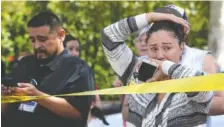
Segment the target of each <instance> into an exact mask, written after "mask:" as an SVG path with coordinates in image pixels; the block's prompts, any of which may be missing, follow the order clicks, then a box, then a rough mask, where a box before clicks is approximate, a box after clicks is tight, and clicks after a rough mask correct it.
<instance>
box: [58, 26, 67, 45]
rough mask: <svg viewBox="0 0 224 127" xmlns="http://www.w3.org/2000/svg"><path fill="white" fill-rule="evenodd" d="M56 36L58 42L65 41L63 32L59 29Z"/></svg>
mask: <svg viewBox="0 0 224 127" xmlns="http://www.w3.org/2000/svg"><path fill="white" fill-rule="evenodd" d="M58 36H59V38H60V40H61V41H62V42H63V41H64V40H65V30H64V29H60V30H59V32H58Z"/></svg>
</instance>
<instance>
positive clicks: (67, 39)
mask: <svg viewBox="0 0 224 127" xmlns="http://www.w3.org/2000/svg"><path fill="white" fill-rule="evenodd" d="M71 40H75V41H78V43H79V40H78V39H77V38H75V37H74V36H72V35H70V34H66V35H65V40H64V43H63V44H64V47H66V44H67V43H68V42H69V41H71ZM79 45H80V43H79Z"/></svg>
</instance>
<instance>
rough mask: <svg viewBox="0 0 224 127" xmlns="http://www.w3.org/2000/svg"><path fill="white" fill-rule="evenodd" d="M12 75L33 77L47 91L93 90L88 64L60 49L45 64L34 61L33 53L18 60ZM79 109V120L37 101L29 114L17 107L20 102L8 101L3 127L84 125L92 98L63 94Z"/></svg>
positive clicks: (21, 79)
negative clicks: (11, 102)
mask: <svg viewBox="0 0 224 127" xmlns="http://www.w3.org/2000/svg"><path fill="white" fill-rule="evenodd" d="M12 77H13V78H14V79H15V80H17V81H20V82H30V80H31V79H35V80H36V81H37V82H38V83H37V84H38V85H37V86H36V87H37V89H39V90H40V91H42V92H45V93H47V94H51V95H53V94H68V93H74V92H82V91H88V90H93V89H92V88H93V87H92V86H94V78H93V74H92V71H91V69H90V67H89V66H88V65H87V64H86V63H85V62H84V61H82V60H80V59H79V58H77V57H73V56H70V55H68V54H67V52H66V51H64V52H63V53H62V54H61V55H60V56H57V57H56V58H55V59H54V60H53V61H51V62H50V63H49V64H47V65H40V64H37V62H36V58H35V57H34V56H28V57H25V58H24V59H22V60H21V62H20V63H19V65H18V66H17V67H16V68H15V69H14V71H13V73H12ZM64 98H65V99H66V100H67V101H68V102H69V103H70V104H71V105H72V106H73V107H75V108H76V109H77V110H79V111H80V113H81V116H82V118H81V119H76V120H74V119H69V118H63V117H60V116H58V115H57V114H55V113H53V112H51V111H50V110H48V109H46V108H44V107H42V106H41V105H39V104H37V107H36V108H35V111H34V112H33V113H30V112H25V111H21V110H19V109H18V108H19V106H20V103H15V104H10V106H9V107H8V109H7V112H6V115H5V116H4V117H5V118H4V121H2V122H3V124H2V125H3V127H4V126H6V125H7V127H84V126H85V125H86V122H87V117H88V112H89V108H90V104H91V101H92V97H91V96H78V97H64Z"/></svg>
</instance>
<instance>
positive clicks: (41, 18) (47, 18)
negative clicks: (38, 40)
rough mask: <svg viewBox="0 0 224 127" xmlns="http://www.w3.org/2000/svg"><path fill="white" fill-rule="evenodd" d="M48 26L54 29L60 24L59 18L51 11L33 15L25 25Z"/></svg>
mask: <svg viewBox="0 0 224 127" xmlns="http://www.w3.org/2000/svg"><path fill="white" fill-rule="evenodd" d="M45 25H46V26H49V27H50V29H54V28H56V27H58V26H61V21H60V19H59V18H58V17H57V16H56V15H55V14H54V13H52V12H48V11H47V12H40V13H38V14H37V15H35V16H33V17H32V18H31V19H30V20H29V22H28V23H27V27H40V26H45Z"/></svg>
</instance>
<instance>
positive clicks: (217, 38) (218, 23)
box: [208, 1, 224, 68]
mask: <svg viewBox="0 0 224 127" xmlns="http://www.w3.org/2000/svg"><path fill="white" fill-rule="evenodd" d="M208 48H209V50H210V51H212V52H213V53H214V55H215V57H216V58H217V62H218V64H219V65H220V66H221V67H222V68H224V1H210V31H209V43H208Z"/></svg>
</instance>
